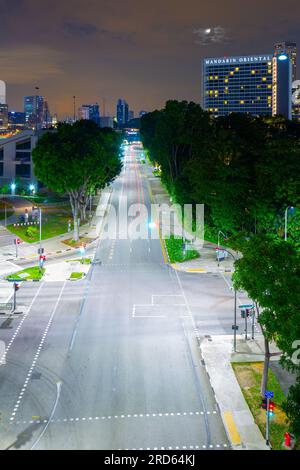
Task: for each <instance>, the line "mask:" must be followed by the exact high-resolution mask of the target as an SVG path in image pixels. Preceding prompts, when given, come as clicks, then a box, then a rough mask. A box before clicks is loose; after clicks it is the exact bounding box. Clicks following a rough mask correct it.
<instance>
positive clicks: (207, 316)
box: [0, 147, 233, 450]
mask: <svg viewBox="0 0 300 470" xmlns="http://www.w3.org/2000/svg"><path fill="white" fill-rule="evenodd" d="M139 154H140V150H134V148H133V147H130V148H129V149H128V150H127V152H126V156H125V160H126V161H125V163H124V169H123V172H122V174H121V175H120V177H119V178H118V179H117V180H116V181H115V183H114V186H113V193H112V199H111V207H112V208H111V212H110V213H113V210H114V209H113V208H115V210H116V212H117V213H118V211H119V203H120V201H122V200H124V197H125V196H126V197H127V198H128V203H129V205H130V204H133V203H143V204H145V205H146V206H147V207H148V208H149V207H150V203H151V201H150V193H149V188H148V184H147V179H146V178H145V177H144V176H143V168H142V167H143V165H141V164H140V163H138V158H137V157H139ZM132 220H133V219H132V217H130V218H129V219H128V217H127V215H120V217H119V223H120V226H119V228H120V229H121V230H124V229H125V226H126V224H127V223H128V222H130V221H132ZM149 221H150V222H151V220H150V219H149V217H146V216H145V218H144V221H143V223H144V224H145V226H143V227H142V229H143V230H144V229H145V227H146V228H147V230H148V228H149V226H148V224H149ZM142 225H143V224H142ZM149 230H150V229H149ZM152 230H153V231H155V230H156V228H155V227H153V228H152ZM95 260H96V261H99V263H96V264H94V265H93V266H92V268H91V270H90V273H89V276H88V277H87V278H86V279H85V280H84V281H78V282H71V281H67V282H64V283H62V282H53V283H24V286H22V287H21V289H20V291H19V292H18V304H19V305H20V306H23V307H22V309H23V311H24V312H25V314H23V315H20V316H15V317H14V319H13V320H9V319H4V318H2V319H0V340H2V341H4V342H5V347H6V350H7V353H6V356H3V357H2V358H1V357H0V449H112V450H118V449H145V450H146V449H151V450H152V449H165V450H168V449H188V450H190V449H201V450H202V449H228V448H229V447H230V446H229V443H228V440H227V437H226V433H225V430H224V427H223V423H222V419H221V416H220V413H219V410H218V406H217V404H216V402H215V398H214V394H213V390H212V389H211V386H210V383H209V379H208V376H207V374H206V371H205V367H204V365H203V363H202V361H201V355H200V350H199V341H201V338H202V337H203V336H204V335H210V334H229V333H230V332H231V325H232V306H233V300H232V292H231V291H230V289H229V286H227V284H226V282H224V279H222V277H220V276H219V275H216V276H214V275H209V274H207V275H204V274H203V275H196V276H195V275H190V274H184V273H179V272H177V271H174V270H172V268H170V267H169V266H168V264H167V263H166V262H165V261H166V260H165V258H164V255H163V251H162V246H161V242H160V240H159V239H150V238H148V239H137V240H135V239H129V238H126V239H107V238H106V237H105V236H103V237H102V239H101V240H100V241H99V245H98V247H97V251H96V255H95ZM100 262H101V263H100ZM25 284H26V285H25ZM0 351H1V348H0ZM1 360H2V365H1Z"/></svg>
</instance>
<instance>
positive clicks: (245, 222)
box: [141, 101, 300, 242]
mask: <svg viewBox="0 0 300 470" xmlns="http://www.w3.org/2000/svg"><path fill="white" fill-rule="evenodd" d="M141 134H142V139H143V142H144V145H145V147H146V149H147V150H148V151H149V157H150V159H151V160H152V161H153V163H157V164H159V165H160V166H161V169H162V178H163V181H164V183H165V184H166V186H167V187H168V190H169V192H170V193H171V194H172V195H173V197H174V199H176V200H177V202H179V203H203V204H205V206H206V211H205V216H206V223H207V224H208V226H209V227H211V228H213V229H215V232H217V231H218V230H222V231H223V232H227V234H228V235H233V234H236V233H239V232H240V231H241V230H246V231H248V232H251V233H264V232H268V233H270V232H271V233H274V234H275V235H277V234H282V232H283V228H284V211H285V209H286V207H287V206H297V205H298V204H299V203H300V179H299V173H300V158H299V156H300V126H299V125H298V124H297V123H292V122H289V121H285V120H284V119H283V118H280V117H278V118H254V117H252V116H249V115H245V114H231V115H229V116H226V117H222V118H218V119H212V118H211V116H210V115H209V113H207V112H205V111H203V110H202V108H201V107H200V106H199V105H198V104H195V103H187V102H185V101H184V102H177V101H169V102H167V103H166V106H165V108H164V109H162V110H161V111H154V112H153V113H149V114H147V115H145V116H143V118H142V120H141ZM295 217H296V219H297V221H296V219H295V218H294V219H293V221H291V222H292V223H291V226H290V227H291V229H292V230H291V236H292V238H294V241H295V242H296V241H299V231H297V227H298V226H299V220H300V219H299V216H298V215H297V214H296V215H295Z"/></svg>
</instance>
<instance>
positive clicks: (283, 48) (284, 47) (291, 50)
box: [274, 41, 297, 82]
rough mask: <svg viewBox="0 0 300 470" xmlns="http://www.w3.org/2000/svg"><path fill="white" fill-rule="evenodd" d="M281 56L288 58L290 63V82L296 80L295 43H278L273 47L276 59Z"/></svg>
mask: <svg viewBox="0 0 300 470" xmlns="http://www.w3.org/2000/svg"><path fill="white" fill-rule="evenodd" d="M281 54H286V55H287V56H289V58H290V61H291V63H292V81H293V82H294V81H295V80H296V70H297V45H296V43H295V42H285V41H284V42H278V43H277V44H275V46H274V56H275V57H277V56H279V55H281Z"/></svg>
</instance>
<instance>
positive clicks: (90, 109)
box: [78, 103, 100, 126]
mask: <svg viewBox="0 0 300 470" xmlns="http://www.w3.org/2000/svg"><path fill="white" fill-rule="evenodd" d="M78 119H89V120H90V121H93V122H95V124H97V126H100V109H99V105H98V104H97V103H96V104H83V105H82V106H81V107H80V108H79V109H78Z"/></svg>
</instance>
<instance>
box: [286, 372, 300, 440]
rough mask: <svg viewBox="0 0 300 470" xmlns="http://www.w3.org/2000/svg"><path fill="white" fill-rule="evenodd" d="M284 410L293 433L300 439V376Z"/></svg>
mask: <svg viewBox="0 0 300 470" xmlns="http://www.w3.org/2000/svg"><path fill="white" fill-rule="evenodd" d="M283 409H284V411H285V413H286V415H287V417H288V418H289V421H290V428H291V432H293V433H294V434H295V436H297V437H300V374H299V375H298V377H297V381H296V384H295V385H292V386H291V388H290V390H289V394H288V397H287V400H286V402H285V403H284V404H283Z"/></svg>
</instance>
